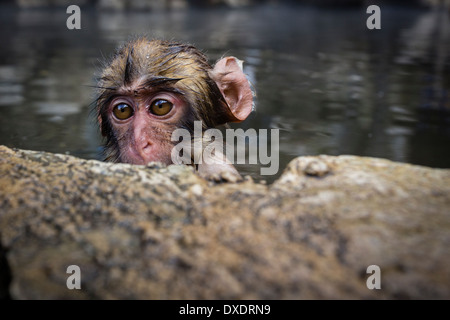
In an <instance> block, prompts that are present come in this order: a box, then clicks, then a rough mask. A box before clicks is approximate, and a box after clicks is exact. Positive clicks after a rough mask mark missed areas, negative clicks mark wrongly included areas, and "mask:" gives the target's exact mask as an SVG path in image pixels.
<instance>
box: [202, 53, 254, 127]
mask: <svg viewBox="0 0 450 320" xmlns="http://www.w3.org/2000/svg"><path fill="white" fill-rule="evenodd" d="M210 77H211V78H212V79H213V80H214V81H215V82H216V84H217V86H218V87H219V90H220V92H221V93H222V95H223V97H224V98H225V101H226V103H227V106H228V108H227V110H225V113H226V114H227V118H228V119H226V121H227V122H241V121H244V120H245V119H246V118H247V117H248V115H249V114H250V112H252V110H253V92H252V89H251V87H250V83H249V82H248V79H247V77H246V76H245V74H244V72H243V71H242V61H240V60H238V59H237V58H235V57H225V58H222V59H221V60H219V61H218V62H217V63H216V65H215V66H214V68H213V70H211V71H210Z"/></svg>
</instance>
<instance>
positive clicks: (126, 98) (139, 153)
mask: <svg viewBox="0 0 450 320" xmlns="http://www.w3.org/2000/svg"><path fill="white" fill-rule="evenodd" d="M187 109H188V104H187V103H186V101H184V99H183V97H182V96H180V95H179V94H177V93H173V92H165V91H149V90H146V91H145V92H143V93H139V94H133V95H127V94H124V95H119V96H117V97H115V98H114V99H113V100H112V101H111V103H110V104H109V107H108V109H107V110H108V111H107V114H108V120H109V123H110V124H111V126H112V129H113V131H114V132H115V135H116V139H117V146H118V149H119V150H118V151H119V152H118V154H119V161H120V162H126V163H132V164H147V163H148V162H151V161H159V162H162V163H166V164H170V163H172V161H171V151H172V148H173V143H172V142H171V135H172V132H173V130H174V129H176V128H177V127H179V126H180V122H182V119H184V118H185V117H186V114H187Z"/></svg>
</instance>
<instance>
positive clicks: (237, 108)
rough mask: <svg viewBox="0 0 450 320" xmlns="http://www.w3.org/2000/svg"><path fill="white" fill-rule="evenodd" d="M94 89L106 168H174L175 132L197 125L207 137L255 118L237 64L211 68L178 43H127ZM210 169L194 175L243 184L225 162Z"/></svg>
mask: <svg viewBox="0 0 450 320" xmlns="http://www.w3.org/2000/svg"><path fill="white" fill-rule="evenodd" d="M97 87H98V98H97V101H96V111H97V117H98V122H99V126H100V129H101V133H102V135H103V136H104V137H105V140H106V141H105V154H106V160H107V161H113V162H124V163H131V164H147V163H149V162H153V161H156V162H162V163H164V164H172V163H173V161H172V158H171V152H172V149H173V147H174V146H175V144H176V143H177V142H174V141H171V136H172V132H173V131H174V130H175V129H177V128H183V129H187V130H189V132H193V130H194V121H201V123H202V129H203V131H205V130H207V129H209V128H215V127H217V126H220V125H223V124H226V123H228V122H240V121H243V120H245V119H246V118H247V116H248V115H249V114H250V112H251V111H252V110H253V92H252V90H251V87H250V84H249V82H248V80H247V77H246V76H245V74H244V73H243V70H242V63H241V61H239V60H238V59H236V58H235V57H224V58H222V59H220V60H219V61H218V62H217V63H216V64H215V65H214V66H211V65H210V64H209V63H208V60H207V57H206V56H205V55H204V54H203V53H202V52H200V51H199V50H198V49H196V48H195V47H193V46H191V45H189V44H182V43H176V42H169V41H162V40H149V39H146V38H138V39H136V40H132V41H129V42H128V43H126V44H125V45H123V46H122V47H120V48H119V49H118V50H117V52H116V53H115V55H114V57H113V58H112V60H111V61H110V62H109V63H108V64H107V65H106V67H105V68H104V70H103V73H102V74H101V77H100V80H99V82H98V86H97ZM219 158H220V159H222V157H218V159H219ZM210 162H211V161H210ZM213 162H215V163H213V164H207V163H206V161H201V163H199V164H195V167H196V169H197V170H198V173H199V174H200V175H202V176H204V177H206V178H214V179H217V178H219V179H220V178H223V177H227V176H230V175H231V176H234V177H239V178H240V175H239V173H238V172H237V170H236V169H235V168H234V166H233V165H232V164H231V163H229V162H228V161H222V160H218V161H213ZM225 179H226V178H225Z"/></svg>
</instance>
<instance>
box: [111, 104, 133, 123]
mask: <svg viewBox="0 0 450 320" xmlns="http://www.w3.org/2000/svg"><path fill="white" fill-rule="evenodd" d="M113 113H114V116H115V117H116V118H117V119H119V120H125V119H128V118H130V117H131V116H132V115H133V108H131V107H130V106H129V105H127V104H126V103H120V104H118V105H116V106H115V107H114V109H113Z"/></svg>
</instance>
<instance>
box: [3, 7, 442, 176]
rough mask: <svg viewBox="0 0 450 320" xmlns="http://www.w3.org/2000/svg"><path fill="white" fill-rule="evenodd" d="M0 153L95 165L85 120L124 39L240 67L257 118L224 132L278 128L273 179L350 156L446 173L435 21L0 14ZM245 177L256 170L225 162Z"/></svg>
mask: <svg viewBox="0 0 450 320" xmlns="http://www.w3.org/2000/svg"><path fill="white" fill-rule="evenodd" d="M0 10H1V11H0V43H1V45H0V46H1V50H0V114H1V116H0V144H4V145H7V146H9V147H18V148H23V149H31V150H41V151H49V152H56V153H68V154H72V155H75V156H78V157H81V158H85V159H101V152H100V151H101V137H100V134H99V132H98V130H97V128H96V126H95V124H94V118H93V117H92V115H91V114H90V108H91V107H90V104H91V102H92V101H93V99H94V93H93V89H92V88H91V87H90V86H92V85H94V84H95V73H96V72H97V71H98V68H99V66H100V63H99V61H100V60H102V57H108V56H110V55H111V53H112V52H113V50H114V48H115V47H116V46H117V45H118V44H119V43H121V42H123V41H124V40H126V39H128V37H129V35H130V34H143V33H145V34H147V35H149V36H151V37H162V38H167V39H176V40H181V41H187V42H190V43H192V44H194V45H196V46H197V47H199V48H201V49H202V50H203V51H205V52H206V53H207V54H208V56H209V57H210V59H211V62H214V61H215V60H216V59H218V58H220V57H221V56H222V55H224V54H227V55H235V56H237V57H239V58H240V59H242V60H244V61H245V64H244V66H245V68H244V71H245V72H246V73H247V74H248V76H249V78H250V80H251V82H252V84H253V86H254V87H255V89H256V91H257V103H256V106H257V110H256V112H255V113H253V114H252V115H251V117H250V118H249V119H247V120H246V121H245V122H243V123H241V124H239V125H232V127H233V128H238V127H241V128H244V129H247V128H254V129H256V130H259V129H271V128H278V129H280V170H279V173H278V174H277V175H275V176H271V177H264V178H265V179H266V180H268V181H272V180H273V179H274V178H276V177H277V176H278V175H279V174H280V173H281V171H282V169H283V168H284V167H285V166H286V164H287V163H288V162H289V161H290V160H292V159H293V158H294V157H296V156H304V155H318V154H328V155H341V154H352V155H362V156H371V157H381V158H387V159H391V160H395V161H401V162H408V163H413V164H420V165H426V166H431V167H439V168H449V167H450V98H449V90H450V72H449V71H450V22H449V18H450V16H449V12H447V11H443V10H431V9H430V10H428V9H423V8H422V9H419V8H409V7H392V6H383V7H382V8H381V18H382V19H381V27H382V29H381V30H372V31H371V30H368V29H367V28H366V19H367V17H368V15H367V14H366V12H365V10H366V8H353V9H345V10H343V9H341V10H331V9H325V8H320V9H319V8H312V7H303V6H296V7H287V6H274V5H267V6H261V7H256V8H248V9H239V10H231V9H229V10H228V9H196V10H185V11H174V12H142V13H139V12H137V13H136V12H134V13H133V12H125V13H114V12H98V11H95V10H91V9H88V8H82V20H81V26H82V29H81V30H68V29H67V28H66V19H67V17H68V15H67V14H66V12H65V9H64V8H63V9H59V10H58V9H52V10H29V11H20V10H16V9H13V8H11V7H7V6H5V5H0ZM239 169H240V170H241V172H242V173H243V174H250V175H252V176H253V177H254V178H255V179H259V177H258V176H259V169H260V166H259V165H244V166H239Z"/></svg>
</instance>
